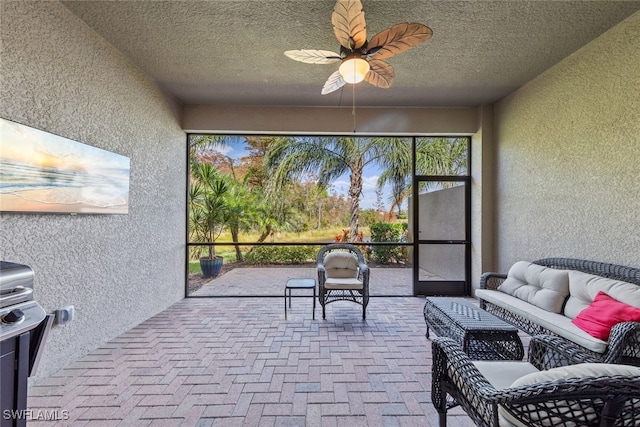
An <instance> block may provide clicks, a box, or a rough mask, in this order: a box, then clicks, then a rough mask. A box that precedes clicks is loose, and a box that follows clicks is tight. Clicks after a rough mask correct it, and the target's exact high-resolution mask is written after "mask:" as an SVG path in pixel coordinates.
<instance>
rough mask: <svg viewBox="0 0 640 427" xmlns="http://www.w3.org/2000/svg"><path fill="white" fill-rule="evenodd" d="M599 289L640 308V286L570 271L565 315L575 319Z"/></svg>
mask: <svg viewBox="0 0 640 427" xmlns="http://www.w3.org/2000/svg"><path fill="white" fill-rule="evenodd" d="M599 291H602V292H604V293H605V294H607V295H609V296H610V297H611V298H613V299H616V300H618V301H622V302H623V303H625V304H629V305H632V306H634V307H639V308H640V286H638V285H634V284H633V283H628V282H621V281H619V280H613V279H607V278H605V277H600V276H596V275H593V274H587V273H583V272H582V271H575V270H571V271H569V299H567V304H566V305H565V308H564V315H565V316H567V317H569V318H571V319H573V318H575V317H576V316H577V315H578V313H580V312H581V311H582V310H584V309H585V308H587V306H588V305H589V304H591V303H592V302H593V300H594V299H595V297H596V295H597V294H598V292H599Z"/></svg>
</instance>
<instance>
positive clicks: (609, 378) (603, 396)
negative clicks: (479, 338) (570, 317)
mask: <svg viewBox="0 0 640 427" xmlns="http://www.w3.org/2000/svg"><path fill="white" fill-rule="evenodd" d="M432 348H433V378H432V395H431V399H432V402H433V405H434V406H435V408H436V410H437V411H438V413H439V416H440V427H444V426H446V423H447V418H446V416H447V410H448V409H450V408H452V407H454V406H458V405H460V406H461V407H462V409H463V410H464V411H465V412H466V413H467V414H468V415H469V417H470V418H471V419H472V420H473V421H474V422H475V423H476V425H478V426H487V427H498V426H526V427H543V426H544V427H549V426H566V427H592V426H593V427H609V426H611V427H613V426H638V425H640V374H638V373H640V368H638V367H635V366H629V365H616V364H603V363H594V362H595V359H594V358H593V357H591V356H589V355H587V354H585V353H584V351H583V350H582V348H580V347H578V346H575V345H574V344H572V343H570V342H568V341H566V340H564V339H561V338H558V337H554V336H550V335H539V336H536V337H533V338H532V340H531V344H530V347H529V363H527V362H520V361H475V362H474V361H472V360H471V359H469V357H468V356H467V355H466V354H465V353H464V352H463V351H462V348H461V347H460V346H459V344H457V343H456V342H455V341H453V340H452V339H450V338H436V339H434V340H433V343H432ZM569 365H572V366H569ZM552 368H559V369H552ZM548 369H552V370H550V371H549V370H548ZM568 370H572V371H574V373H573V375H571V374H569V373H568V372H567V371H568ZM578 370H579V371H580V372H583V371H587V372H598V374H593V375H592V374H587V375H585V376H582V375H581V376H580V377H578V376H577V375H575V371H578ZM538 371H543V372H538ZM602 372H606V374H602ZM491 373H492V375H490V374H491ZM622 373H624V374H622ZM523 374H529V379H532V377H531V376H537V377H540V376H544V377H546V378H547V379H544V380H534V381H535V382H528V381H526V377H525V376H524V375H523ZM552 374H557V375H555V376H554V375H552ZM517 378H520V380H517V382H515V383H514V380H515V379H517ZM549 378H553V379H549ZM523 380H524V381H523ZM500 382H503V384H499V383H500Z"/></svg>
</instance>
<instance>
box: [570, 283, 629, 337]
mask: <svg viewBox="0 0 640 427" xmlns="http://www.w3.org/2000/svg"><path fill="white" fill-rule="evenodd" d="M572 322H573V323H574V324H575V325H576V326H577V327H579V328H580V329H582V330H583V331H585V332H587V333H588V334H589V335H591V336H593V337H595V338H599V339H601V340H603V341H607V340H608V339H609V334H610V333H611V328H613V326H614V325H616V324H618V323H621V322H640V308H637V307H633V306H631V305H628V304H625V303H623V302H620V301H618V300H616V299H613V298H611V297H610V296H609V295H607V294H605V293H604V292H602V291H600V292H598V295H596V297H595V299H594V300H593V302H592V303H591V304H590V305H589V306H588V307H587V308H585V309H584V310H582V311H581V312H580V313H578V315H577V316H576V318H575V319H573V320H572Z"/></svg>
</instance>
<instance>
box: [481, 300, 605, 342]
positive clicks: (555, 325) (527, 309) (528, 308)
mask: <svg viewBox="0 0 640 427" xmlns="http://www.w3.org/2000/svg"><path fill="white" fill-rule="evenodd" d="M476 297H477V298H480V299H483V300H485V301H487V302H490V303H492V304H495V305H497V306H498V307H502V308H504V309H507V310H509V311H510V312H512V313H516V314H518V315H520V316H522V317H524V318H525V319H528V320H529V321H531V322H533V323H536V324H538V325H540V326H542V327H543V328H545V329H547V330H549V331H551V332H553V333H555V334H557V335H559V336H561V337H563V338H566V339H568V340H569V341H572V342H574V343H576V344H578V345H580V346H582V347H585V348H588V349H589V350H592V351H594V352H596V353H604V352H605V351H606V350H607V345H608V343H607V342H606V341H602V340H600V339H598V338H594V337H592V336H591V335H589V334H588V333H587V332H585V331H583V330H582V329H580V328H579V327H578V326H576V325H574V324H573V323H572V322H571V319H569V318H568V317H566V316H563V315H562V314H556V313H550V312H548V311H546V310H543V309H542V308H539V307H536V306H534V305H532V304H529V303H528V302H526V301H522V300H521V299H518V298H516V297H513V296H511V295H507V294H505V293H504V292H500V291H493V290H489V289H478V290H476Z"/></svg>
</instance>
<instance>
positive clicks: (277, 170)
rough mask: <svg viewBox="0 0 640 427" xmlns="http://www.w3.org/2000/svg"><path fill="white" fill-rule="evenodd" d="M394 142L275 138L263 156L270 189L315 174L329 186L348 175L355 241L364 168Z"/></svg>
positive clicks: (350, 230)
mask: <svg viewBox="0 0 640 427" xmlns="http://www.w3.org/2000/svg"><path fill="white" fill-rule="evenodd" d="M395 145H396V142H395V140H394V139H393V138H366V137H357V138H356V137H326V138H289V137H282V138H277V139H276V140H274V141H273V142H272V144H270V145H269V147H268V149H267V152H266V155H265V163H266V165H267V167H268V168H269V169H270V170H271V176H272V180H271V181H270V184H271V187H270V188H271V190H272V191H273V190H274V189H277V188H278V187H280V186H283V185H285V184H286V183H287V182H289V181H291V180H292V179H294V178H297V179H300V178H302V177H304V176H305V175H311V174H315V175H317V177H318V182H319V183H320V184H321V185H328V184H329V183H331V182H332V181H334V180H336V179H337V178H339V177H340V176H342V175H344V174H349V190H348V195H349V202H350V209H349V213H350V221H349V239H350V240H351V241H355V240H356V239H357V236H358V215H359V212H360V195H361V194H362V176H363V172H364V168H365V167H366V166H368V165H371V164H377V163H379V162H381V161H382V160H383V159H384V158H385V156H386V155H387V153H388V152H390V151H393V150H394V148H395Z"/></svg>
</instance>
